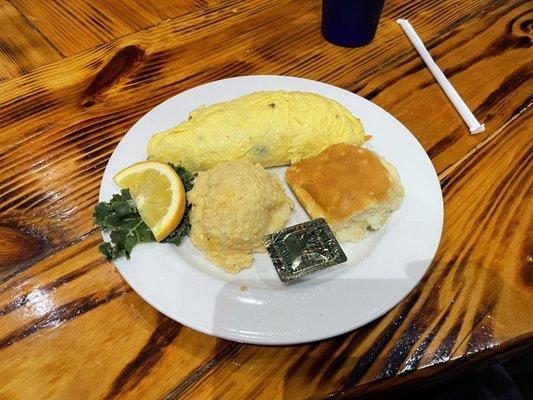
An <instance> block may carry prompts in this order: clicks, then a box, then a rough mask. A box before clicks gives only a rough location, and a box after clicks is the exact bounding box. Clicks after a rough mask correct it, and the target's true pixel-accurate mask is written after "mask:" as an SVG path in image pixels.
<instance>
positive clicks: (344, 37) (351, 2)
mask: <svg viewBox="0 0 533 400" xmlns="http://www.w3.org/2000/svg"><path fill="white" fill-rule="evenodd" d="M384 2H385V0H322V36H324V38H325V39H326V40H327V41H328V42H331V43H333V44H336V45H339V46H344V47H359V46H364V45H367V44H369V43H370V42H371V41H372V40H373V39H374V36H375V35H376V30H377V27H378V23H379V17H380V16H381V10H382V9H383V3H384Z"/></svg>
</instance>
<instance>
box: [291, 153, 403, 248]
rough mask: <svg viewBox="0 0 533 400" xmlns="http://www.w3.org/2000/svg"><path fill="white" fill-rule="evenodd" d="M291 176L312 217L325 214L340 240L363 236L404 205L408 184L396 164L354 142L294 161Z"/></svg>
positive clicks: (377, 227)
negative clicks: (401, 176) (405, 184)
mask: <svg viewBox="0 0 533 400" xmlns="http://www.w3.org/2000/svg"><path fill="white" fill-rule="evenodd" d="M286 178H287V182H288V183H289V186H290V187H291V189H292V190H293V192H294V193H295V194H296V196H297V197H298V199H299V200H300V202H301V203H302V205H303V206H304V208H305V209H306V211H307V213H308V214H309V215H310V216H311V218H324V219H326V221H328V223H329V224H330V226H331V228H332V230H333V231H334V232H335V235H336V236H337V239H338V240H340V241H359V240H361V239H363V238H364V237H366V236H367V234H368V231H369V230H375V229H379V228H380V227H381V226H382V225H383V224H384V223H385V221H386V220H387V218H388V216H389V214H390V212H391V211H393V210H396V209H398V208H400V206H401V203H402V200H403V194H404V192H403V187H402V185H401V183H400V178H399V176H398V172H397V171H396V168H394V166H392V165H391V164H389V163H388V162H387V161H385V160H384V159H383V158H381V157H379V156H377V155H376V154H375V153H373V152H372V151H370V150H368V149H365V148H362V147H358V146H354V145H352V144H349V143H339V144H335V145H333V146H330V147H328V148H327V149H326V150H324V151H323V152H322V153H320V154H319V155H317V156H315V157H311V158H308V159H305V160H302V161H300V162H297V163H296V164H293V165H291V166H290V167H289V168H288V169H287V172H286Z"/></svg>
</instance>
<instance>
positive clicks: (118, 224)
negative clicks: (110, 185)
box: [93, 164, 196, 260]
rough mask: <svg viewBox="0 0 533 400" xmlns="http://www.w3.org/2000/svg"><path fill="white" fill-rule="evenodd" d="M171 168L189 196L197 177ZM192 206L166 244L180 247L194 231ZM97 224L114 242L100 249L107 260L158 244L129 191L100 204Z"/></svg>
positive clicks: (184, 170) (103, 245)
mask: <svg viewBox="0 0 533 400" xmlns="http://www.w3.org/2000/svg"><path fill="white" fill-rule="evenodd" d="M170 166H171V167H172V168H173V169H174V170H175V171H176V172H177V173H178V175H179V176H180V178H181V181H182V182H183V186H184V187H185V191H186V192H188V191H189V190H191V189H192V187H193V185H194V178H195V177H196V174H192V173H190V172H189V171H187V170H186V169H185V168H183V167H181V166H174V165H172V164H170ZM190 209H191V205H190V204H187V207H186V209H185V214H184V215H183V219H182V220H181V222H180V223H179V225H178V226H177V228H176V229H175V230H174V231H173V232H172V233H171V234H170V235H169V236H167V237H166V238H165V239H164V240H163V242H166V243H174V244H175V245H176V246H177V245H179V244H180V243H181V240H182V239H183V237H184V236H185V235H188V234H189V232H190V230H191V222H190V220H189V212H190ZM93 219H94V223H95V224H96V225H98V226H99V227H100V228H101V229H102V230H103V231H108V232H110V234H109V236H110V239H111V241H110V242H104V243H102V244H101V245H100V252H101V253H102V254H103V255H104V256H105V258H106V259H108V260H114V259H115V258H118V257H122V256H125V257H126V258H128V259H129V258H130V255H131V250H132V249H133V247H135V245H136V244H137V243H146V242H155V238H154V235H152V232H151V231H150V228H148V226H147V225H146V224H145V223H144V222H143V221H142V219H141V216H140V215H139V212H138V211H137V208H136V207H135V203H134V201H133V199H132V198H131V195H130V192H129V190H128V189H122V190H121V191H120V194H115V195H113V197H112V198H111V200H109V201H103V202H101V203H98V204H97V206H96V207H95V209H94V212H93Z"/></svg>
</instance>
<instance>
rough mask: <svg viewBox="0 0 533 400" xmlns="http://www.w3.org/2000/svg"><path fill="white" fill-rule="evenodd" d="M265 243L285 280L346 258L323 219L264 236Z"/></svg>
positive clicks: (323, 267)
mask: <svg viewBox="0 0 533 400" xmlns="http://www.w3.org/2000/svg"><path fill="white" fill-rule="evenodd" d="M263 243H264V245H265V247H266V249H267V251H268V254H269V255H270V258H271V260H272V263H273V264H274V268H276V272H277V273H278V276H279V279H280V280H281V281H282V282H283V283H288V282H292V281H294V280H295V279H298V278H301V277H303V276H306V275H310V274H313V273H315V272H318V271H321V270H323V269H325V268H328V267H331V266H333V265H337V264H340V263H342V262H345V261H346V260H347V258H346V255H345V254H344V252H343V251H342V248H341V246H340V245H339V242H337V239H335V236H334V235H333V232H332V231H331V228H330V227H329V225H328V224H327V222H326V221H325V220H324V219H323V218H317V219H314V220H312V221H307V222H304V223H301V224H298V225H293V226H289V227H287V228H284V229H282V230H280V231H278V232H274V233H271V234H269V235H265V236H263Z"/></svg>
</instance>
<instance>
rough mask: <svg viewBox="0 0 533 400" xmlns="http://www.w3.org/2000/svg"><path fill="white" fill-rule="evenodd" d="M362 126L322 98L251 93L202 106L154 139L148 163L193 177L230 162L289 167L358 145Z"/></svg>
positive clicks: (282, 93) (289, 93)
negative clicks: (336, 147) (347, 145)
mask: <svg viewBox="0 0 533 400" xmlns="http://www.w3.org/2000/svg"><path fill="white" fill-rule="evenodd" d="M364 138H365V134H364V130H363V127H362V125H361V122H360V121H359V119H357V118H356V117H354V116H353V115H352V114H351V113H350V112H349V111H348V110H347V109H346V108H345V107H343V106H342V105H340V104H339V103H337V102H336V101H333V100H331V99H328V98H326V97H323V96H320V95H317V94H313V93H304V92H286V91H265V92H254V93H250V94H248V95H245V96H242V97H239V98H236V99H234V100H231V101H227V102H223V103H217V104H213V105H210V106H202V107H200V108H198V109H196V110H194V111H193V112H191V113H190V115H189V119H188V120H187V121H184V122H182V123H180V124H179V125H177V126H175V127H174V128H171V129H169V130H167V131H164V132H161V133H157V134H155V135H154V136H152V138H151V139H150V141H149V143H148V149H147V150H148V158H149V159H151V160H159V161H163V162H170V163H173V164H176V165H181V166H183V167H185V168H186V169H188V170H190V171H192V172H197V171H206V170H208V169H210V168H212V167H214V166H215V165H218V164H220V163H223V162H230V161H235V160H250V161H252V162H253V163H258V164H261V165H262V166H263V167H265V168H266V167H273V166H278V165H287V164H292V163H295V162H297V161H300V160H302V159H305V158H308V157H312V156H315V155H317V154H319V153H321V152H322V151H323V150H325V149H326V148H328V147H329V146H331V145H332V144H335V143H341V142H347V143H352V144H355V145H360V144H362V143H363V142H364Z"/></svg>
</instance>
